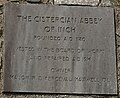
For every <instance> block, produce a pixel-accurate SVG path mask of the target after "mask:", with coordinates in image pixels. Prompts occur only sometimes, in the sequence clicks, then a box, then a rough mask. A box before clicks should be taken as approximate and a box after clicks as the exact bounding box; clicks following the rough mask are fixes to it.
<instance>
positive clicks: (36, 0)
mask: <svg viewBox="0 0 120 98" xmlns="http://www.w3.org/2000/svg"><path fill="white" fill-rule="evenodd" d="M27 1H28V2H33V3H35V2H40V1H41V0H27Z"/></svg>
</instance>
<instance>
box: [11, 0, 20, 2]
mask: <svg viewBox="0 0 120 98" xmlns="http://www.w3.org/2000/svg"><path fill="white" fill-rule="evenodd" d="M10 1H11V2H19V1H20V0H10Z"/></svg>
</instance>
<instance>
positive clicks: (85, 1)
mask: <svg viewBox="0 0 120 98" xmlns="http://www.w3.org/2000/svg"><path fill="white" fill-rule="evenodd" d="M54 2H55V4H80V5H93V6H95V5H98V3H99V0H54Z"/></svg>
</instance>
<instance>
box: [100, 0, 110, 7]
mask: <svg viewBox="0 0 120 98" xmlns="http://www.w3.org/2000/svg"><path fill="white" fill-rule="evenodd" d="M111 5H112V4H111V2H110V0H101V1H99V6H111Z"/></svg>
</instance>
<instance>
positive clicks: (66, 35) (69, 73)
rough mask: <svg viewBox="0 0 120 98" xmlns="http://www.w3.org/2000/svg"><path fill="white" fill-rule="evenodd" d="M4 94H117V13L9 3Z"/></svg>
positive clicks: (83, 8) (93, 8) (103, 9)
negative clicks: (115, 27) (115, 20)
mask: <svg viewBox="0 0 120 98" xmlns="http://www.w3.org/2000/svg"><path fill="white" fill-rule="evenodd" d="M4 63H5V67H4V92H34V93H64V94H117V79H116V50H115V31H114V10H113V8H110V7H108V8H105V7H103V8H102V7H99V8H97V7H81V6H58V5H17V4H6V8H5V62H4Z"/></svg>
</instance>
